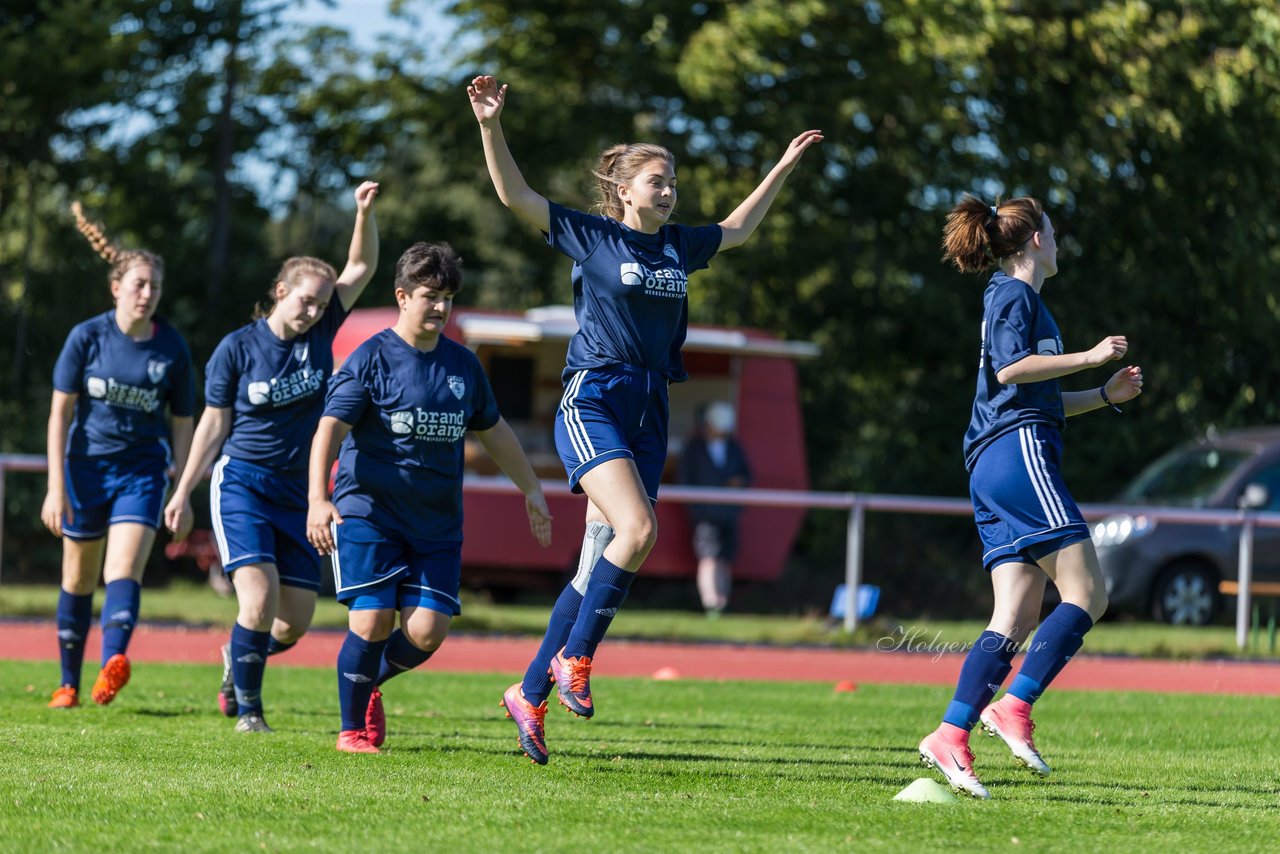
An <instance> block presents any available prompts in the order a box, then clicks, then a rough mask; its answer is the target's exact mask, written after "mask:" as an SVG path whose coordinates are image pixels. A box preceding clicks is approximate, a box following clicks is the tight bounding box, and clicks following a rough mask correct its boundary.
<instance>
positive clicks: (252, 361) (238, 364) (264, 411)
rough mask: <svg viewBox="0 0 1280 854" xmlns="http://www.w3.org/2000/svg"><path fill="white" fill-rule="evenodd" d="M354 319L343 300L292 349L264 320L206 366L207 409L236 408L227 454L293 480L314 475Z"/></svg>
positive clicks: (222, 347)
mask: <svg viewBox="0 0 1280 854" xmlns="http://www.w3.org/2000/svg"><path fill="white" fill-rule="evenodd" d="M346 318H347V310H346V309H344V308H343V307H342V300H341V299H339V298H338V295H337V294H334V295H333V299H331V300H330V301H329V305H328V307H327V308H326V309H325V312H324V314H323V315H321V317H320V320H318V321H317V322H316V324H315V326H312V327H311V328H310V329H308V330H307V331H306V332H305V333H303V334H302V335H299V336H297V337H296V338H294V339H293V340H291V341H284V340H281V339H280V338H277V337H276V334H275V333H274V332H272V331H271V327H269V326H268V325H267V321H266V319H265V318H262V319H259V320H256V321H254V322H253V323H250V324H249V325H248V326H244V327H241V328H240V329H237V330H236V331H235V332H232V333H231V334H230V335H228V336H227V337H226V338H223V339H222V341H221V342H220V343H219V344H218V347H217V349H216V350H214V351H213V356H212V357H210V359H209V364H208V365H207V366H205V387H204V398H205V403H206V404H208V405H209V406H214V407H218V408H226V407H232V408H233V415H232V420H231V433H230V434H229V435H228V436H227V441H226V442H225V443H224V444H223V446H222V452H223V453H224V454H226V455H227V456H229V457H231V458H232V459H233V460H241V461H243V462H248V463H253V464H254V465H256V466H262V467H264V468H269V469H273V470H275V471H279V472H284V473H288V474H301V473H303V472H305V471H306V469H307V457H308V455H309V453H310V449H311V436H312V434H314V433H315V430H316V422H318V421H319V420H320V413H321V412H323V411H324V392H325V387H326V385H327V383H328V380H329V375H330V374H332V373H333V338H334V336H335V335H337V333H338V327H339V326H341V325H342V321H344V320H346Z"/></svg>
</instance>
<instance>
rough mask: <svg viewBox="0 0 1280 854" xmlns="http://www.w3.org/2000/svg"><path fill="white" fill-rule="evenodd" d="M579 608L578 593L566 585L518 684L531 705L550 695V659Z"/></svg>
mask: <svg viewBox="0 0 1280 854" xmlns="http://www.w3.org/2000/svg"><path fill="white" fill-rule="evenodd" d="M581 607H582V594H581V593H579V592H578V591H577V590H575V589H574V588H573V585H572V584H566V585H565V586H564V590H562V591H561V592H560V598H559V599H557V600H556V604H555V607H554V608H552V609H551V619H550V620H548V621H547V632H546V634H544V635H543V636H542V645H541V646H539V647H538V652H537V654H536V655H535V656H534V657H533V661H532V662H530V663H529V669H528V670H526V671H525V674H524V680H523V681H522V682H521V683H520V690H521V693H523V694H524V698H525V699H526V700H528V701H529V702H530V703H533V704H534V705H535V706H540V705H542V701H543V700H545V699H547V696H548V695H549V694H550V693H551V674H550V673H549V672H548V669H549V668H550V667H551V659H552V658H554V657H555V654H556V653H557V652H559V651H560V650H561V649H562V648H564V645H565V642H566V641H568V640H569V632H571V631H572V630H573V623H574V621H575V620H577V619H578V611H579V610H580V609H581Z"/></svg>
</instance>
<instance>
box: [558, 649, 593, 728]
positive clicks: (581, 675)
mask: <svg viewBox="0 0 1280 854" xmlns="http://www.w3.org/2000/svg"><path fill="white" fill-rule="evenodd" d="M551 678H552V679H554V680H555V683H556V694H557V695H558V696H559V698H560V704H561V705H562V706H564V707H565V708H566V709H568V710H569V711H571V712H573V713H574V714H575V715H577V716H578V717H580V718H589V717H591V716H592V715H594V714H595V713H596V709H595V706H594V705H593V704H592V703H591V657H590V656H587V655H583V656H577V657H574V658H565V657H564V650H563V649H562V650H560V651H559V652H557V653H556V654H555V657H554V658H552V659H551Z"/></svg>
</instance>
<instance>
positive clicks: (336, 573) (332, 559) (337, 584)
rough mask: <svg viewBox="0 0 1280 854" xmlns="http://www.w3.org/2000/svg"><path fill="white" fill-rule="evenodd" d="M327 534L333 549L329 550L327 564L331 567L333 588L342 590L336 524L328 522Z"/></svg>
mask: <svg viewBox="0 0 1280 854" xmlns="http://www.w3.org/2000/svg"><path fill="white" fill-rule="evenodd" d="M329 536H331V537H332V538H333V551H331V552H329V566H330V567H332V569H333V589H334V590H337V591H339V592H341V590H342V564H340V563H339V562H338V526H337V525H336V524H335V523H333V522H330V523H329Z"/></svg>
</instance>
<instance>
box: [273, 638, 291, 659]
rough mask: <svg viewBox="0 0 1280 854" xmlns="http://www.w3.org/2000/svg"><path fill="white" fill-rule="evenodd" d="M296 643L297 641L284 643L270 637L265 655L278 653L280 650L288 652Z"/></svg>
mask: <svg viewBox="0 0 1280 854" xmlns="http://www.w3.org/2000/svg"><path fill="white" fill-rule="evenodd" d="M297 645H298V642H297V641H294V642H293V643H285V642H284V641H278V640H276V639H275V638H274V637H272V638H271V640H270V641H269V642H268V643H267V655H269V656H271V655H279V654H280V653H282V652H288V651H289V650H291V649H293V648H294V647H295V646H297Z"/></svg>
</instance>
